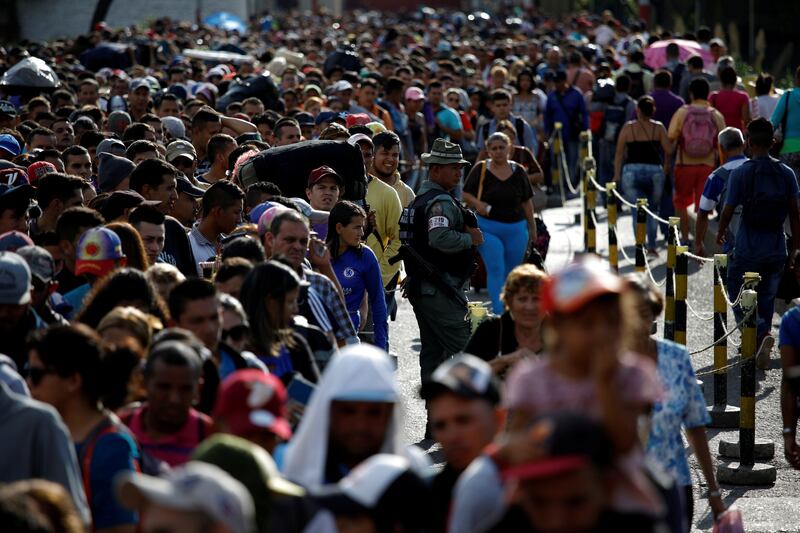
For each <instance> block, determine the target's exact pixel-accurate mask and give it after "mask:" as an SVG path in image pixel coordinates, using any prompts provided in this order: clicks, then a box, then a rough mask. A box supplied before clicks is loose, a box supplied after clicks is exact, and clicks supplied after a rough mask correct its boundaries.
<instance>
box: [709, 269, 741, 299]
mask: <svg viewBox="0 0 800 533" xmlns="http://www.w3.org/2000/svg"><path fill="white" fill-rule="evenodd" d="M714 268H715V269H716V270H717V274H719V275H720V276H722V273H721V272H720V271H719V267H717V266H716V265H715V266H714ZM724 281H726V280H724ZM720 288H721V289H722V297H723V298H725V303H727V304H728V306H730V308H731V309H733V308H734V307H738V305H739V304H740V303H741V301H742V293H743V292H744V289H745V286H744V283H742V286H741V287H740V288H739V294H737V295H736V299H735V300H733V301H731V299H730V297H729V296H728V289H726V288H725V283H724V282H723V283H722V285H721V287H720Z"/></svg>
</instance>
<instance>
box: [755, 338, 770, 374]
mask: <svg viewBox="0 0 800 533" xmlns="http://www.w3.org/2000/svg"><path fill="white" fill-rule="evenodd" d="M774 346H775V337H773V336H772V335H767V336H766V337H764V339H763V340H762V341H761V346H759V347H758V351H757V352H756V368H758V369H759V370H766V369H767V367H768V366H769V361H770V358H771V357H772V348H773V347H774Z"/></svg>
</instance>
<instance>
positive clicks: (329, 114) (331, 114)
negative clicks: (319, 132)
mask: <svg viewBox="0 0 800 533" xmlns="http://www.w3.org/2000/svg"><path fill="white" fill-rule="evenodd" d="M346 116H347V113H345V112H341V113H337V112H335V111H323V112H321V113H320V114H319V115H317V119H316V120H315V121H314V124H316V125H317V126H319V125H320V124H324V123H326V122H334V121H337V120H341V121H342V122H344V120H345V117H346Z"/></svg>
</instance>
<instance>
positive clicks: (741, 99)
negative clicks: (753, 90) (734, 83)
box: [708, 89, 750, 130]
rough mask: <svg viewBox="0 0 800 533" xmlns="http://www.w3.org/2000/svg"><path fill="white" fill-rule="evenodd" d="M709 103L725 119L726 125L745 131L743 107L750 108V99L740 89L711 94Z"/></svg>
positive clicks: (723, 90)
mask: <svg viewBox="0 0 800 533" xmlns="http://www.w3.org/2000/svg"><path fill="white" fill-rule="evenodd" d="M708 101H709V103H710V104H711V105H712V106H714V107H715V108H716V109H717V111H719V112H720V113H722V116H723V117H725V125H726V126H729V127H731V128H739V129H740V130H744V120H743V117H742V106H744V105H747V106H748V107H749V106H750V97H749V96H747V93H746V92H744V91H740V90H738V89H722V90H721V91H716V92H713V93H711V98H709V99H708Z"/></svg>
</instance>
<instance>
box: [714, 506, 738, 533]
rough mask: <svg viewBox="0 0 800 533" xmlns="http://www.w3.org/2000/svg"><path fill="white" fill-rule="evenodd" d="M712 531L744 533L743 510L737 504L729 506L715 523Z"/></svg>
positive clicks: (718, 532) (715, 532)
mask: <svg viewBox="0 0 800 533" xmlns="http://www.w3.org/2000/svg"><path fill="white" fill-rule="evenodd" d="M712 533H744V522H743V520H742V512H741V511H740V510H739V509H738V508H737V507H736V506H731V507H729V508H728V510H727V511H725V512H724V513H722V514H721V515H720V516H719V518H718V519H717V521H716V522H715V523H714V529H712Z"/></svg>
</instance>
